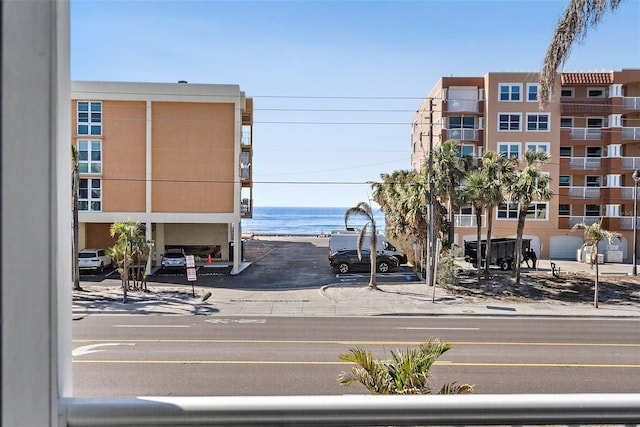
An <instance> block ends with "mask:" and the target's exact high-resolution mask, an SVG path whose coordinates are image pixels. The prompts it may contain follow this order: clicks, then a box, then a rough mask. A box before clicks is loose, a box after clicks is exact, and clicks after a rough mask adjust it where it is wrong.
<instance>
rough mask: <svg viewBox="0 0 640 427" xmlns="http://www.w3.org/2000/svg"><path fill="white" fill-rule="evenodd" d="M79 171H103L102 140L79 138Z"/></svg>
mask: <svg viewBox="0 0 640 427" xmlns="http://www.w3.org/2000/svg"><path fill="white" fill-rule="evenodd" d="M78 171H79V172H80V173H96V174H98V173H102V142H101V141H96V140H86V139H80V140H78Z"/></svg>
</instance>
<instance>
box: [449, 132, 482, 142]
mask: <svg viewBox="0 0 640 427" xmlns="http://www.w3.org/2000/svg"><path fill="white" fill-rule="evenodd" d="M447 139H455V140H457V141H477V140H478V129H447Z"/></svg>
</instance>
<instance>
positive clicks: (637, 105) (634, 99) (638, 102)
mask: <svg viewBox="0 0 640 427" xmlns="http://www.w3.org/2000/svg"><path fill="white" fill-rule="evenodd" d="M622 108H623V109H625V110H640V96H625V97H623V98H622Z"/></svg>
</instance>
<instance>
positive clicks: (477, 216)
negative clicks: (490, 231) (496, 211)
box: [475, 207, 489, 287]
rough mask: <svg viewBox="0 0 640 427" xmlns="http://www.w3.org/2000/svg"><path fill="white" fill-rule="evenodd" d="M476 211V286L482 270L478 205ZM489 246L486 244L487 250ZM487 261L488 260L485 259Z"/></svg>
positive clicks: (480, 218) (480, 214) (480, 225)
mask: <svg viewBox="0 0 640 427" xmlns="http://www.w3.org/2000/svg"><path fill="white" fill-rule="evenodd" d="M475 211H476V242H477V243H478V245H477V246H476V248H477V254H476V268H477V269H478V287H480V271H481V270H482V268H481V267H482V244H481V242H480V239H481V236H482V212H481V211H480V209H479V208H478V207H476V208H475ZM488 249H489V247H488V246H487V250H488ZM487 262H488V260H487Z"/></svg>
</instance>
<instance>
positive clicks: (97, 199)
mask: <svg viewBox="0 0 640 427" xmlns="http://www.w3.org/2000/svg"><path fill="white" fill-rule="evenodd" d="M78 210H80V211H85V212H100V211H102V182H101V180H99V179H95V178H90V179H84V178H81V179H80V187H79V188H78Z"/></svg>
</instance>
